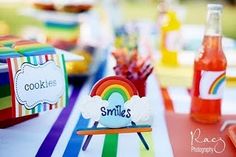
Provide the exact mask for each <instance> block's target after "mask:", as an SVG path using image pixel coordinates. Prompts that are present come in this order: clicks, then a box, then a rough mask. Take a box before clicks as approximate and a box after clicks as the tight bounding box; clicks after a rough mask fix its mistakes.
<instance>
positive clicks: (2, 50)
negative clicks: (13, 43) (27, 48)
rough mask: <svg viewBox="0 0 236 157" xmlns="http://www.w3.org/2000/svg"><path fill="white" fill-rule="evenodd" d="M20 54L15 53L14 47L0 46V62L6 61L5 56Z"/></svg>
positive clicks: (11, 56)
mask: <svg viewBox="0 0 236 157" xmlns="http://www.w3.org/2000/svg"><path fill="white" fill-rule="evenodd" d="M21 56H22V55H21V54H19V53H17V52H16V51H15V50H14V49H12V48H10V47H3V46H0V62H2V63H6V59H7V58H13V57H21Z"/></svg>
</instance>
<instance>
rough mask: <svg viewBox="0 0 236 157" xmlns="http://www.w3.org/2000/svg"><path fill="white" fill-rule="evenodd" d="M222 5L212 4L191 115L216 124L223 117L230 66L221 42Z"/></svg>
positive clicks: (197, 64)
mask: <svg viewBox="0 0 236 157" xmlns="http://www.w3.org/2000/svg"><path fill="white" fill-rule="evenodd" d="M222 8H223V7H222V5H220V4H208V13H207V24H206V28H205V34H204V38H203V42H202V48H201V50H200V53H199V55H198V56H197V57H196V58H195V61H194V75H193V84H192V100H191V117H192V118H193V119H194V120H195V121H198V122H202V123H216V122H217V121H218V120H219V119H220V117H221V99H222V94H223V90H224V86H225V71H226V66H227V61H226V57H225V55H224V52H223V50H222V43H221V39H222V36H221V14H222Z"/></svg>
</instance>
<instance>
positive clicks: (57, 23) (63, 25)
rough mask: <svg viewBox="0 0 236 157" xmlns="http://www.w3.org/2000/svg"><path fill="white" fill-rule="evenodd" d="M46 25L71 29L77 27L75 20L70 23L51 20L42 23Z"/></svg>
mask: <svg viewBox="0 0 236 157" xmlns="http://www.w3.org/2000/svg"><path fill="white" fill-rule="evenodd" d="M44 24H45V26H46V27H52V28H55V27H56V28H64V29H71V28H75V27H78V23H77V22H72V23H59V22H52V21H47V22H45V23H44Z"/></svg>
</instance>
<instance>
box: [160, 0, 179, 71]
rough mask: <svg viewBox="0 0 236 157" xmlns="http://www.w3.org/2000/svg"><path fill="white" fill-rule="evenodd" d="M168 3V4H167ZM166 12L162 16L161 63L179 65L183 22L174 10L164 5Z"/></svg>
mask: <svg viewBox="0 0 236 157" xmlns="http://www.w3.org/2000/svg"><path fill="white" fill-rule="evenodd" d="M165 5H168V4H165ZM164 9H165V10H164V12H165V14H162V15H161V16H163V17H162V19H161V27H160V32H161V39H160V52H161V63H162V64H163V65H165V66H171V67H176V66H178V65H179V64H178V51H179V47H180V40H179V38H180V28H181V22H180V20H179V19H178V17H177V14H176V12H175V11H174V10H172V9H169V8H168V6H164Z"/></svg>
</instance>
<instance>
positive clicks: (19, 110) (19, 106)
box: [13, 58, 22, 117]
mask: <svg viewBox="0 0 236 157" xmlns="http://www.w3.org/2000/svg"><path fill="white" fill-rule="evenodd" d="M13 60H14V65H15V71H18V69H19V67H18V63H17V58H15V59H13ZM13 75H14V77H15V74H13ZM15 105H18V113H19V115H18V116H19V117H21V116H22V105H20V104H19V103H18V101H16V102H15Z"/></svg>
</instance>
